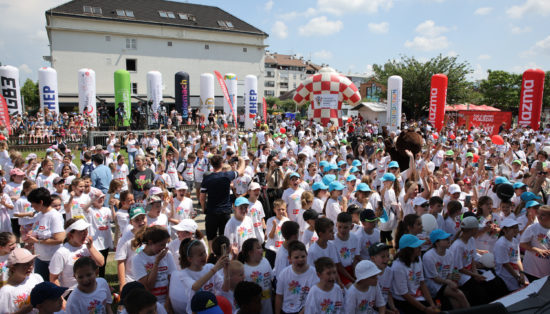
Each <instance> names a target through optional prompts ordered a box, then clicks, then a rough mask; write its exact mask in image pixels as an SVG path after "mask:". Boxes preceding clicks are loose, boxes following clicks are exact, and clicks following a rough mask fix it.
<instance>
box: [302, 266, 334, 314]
mask: <svg viewBox="0 0 550 314" xmlns="http://www.w3.org/2000/svg"><path fill="white" fill-rule="evenodd" d="M315 271H316V272H317V276H318V277H319V282H317V284H315V285H314V286H313V287H312V288H311V289H310V290H309V293H308V295H307V298H306V304H305V305H304V314H317V313H326V312H327V310H328V309H330V313H335V314H339V313H342V314H343V313H344V291H343V290H342V288H340V286H339V285H337V284H335V282H336V278H338V271H337V270H336V265H335V264H334V262H333V261H332V260H331V259H330V258H328V257H321V258H319V259H317V260H316V261H315Z"/></svg>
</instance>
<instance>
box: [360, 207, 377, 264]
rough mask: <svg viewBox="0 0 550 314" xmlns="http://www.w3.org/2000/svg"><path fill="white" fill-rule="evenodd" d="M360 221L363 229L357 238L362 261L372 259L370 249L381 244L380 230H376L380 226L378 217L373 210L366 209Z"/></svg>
mask: <svg viewBox="0 0 550 314" xmlns="http://www.w3.org/2000/svg"><path fill="white" fill-rule="evenodd" d="M359 219H360V221H361V224H362V225H363V227H362V228H361V229H359V230H357V231H356V232H355V236H357V238H358V239H359V252H358V254H359V256H360V258H361V259H363V260H365V259H370V256H369V248H370V247H371V245H373V244H374V243H378V242H380V230H378V228H376V226H377V225H378V217H376V214H375V213H374V211H373V210H372V209H364V210H362V211H361V213H360V214H359Z"/></svg>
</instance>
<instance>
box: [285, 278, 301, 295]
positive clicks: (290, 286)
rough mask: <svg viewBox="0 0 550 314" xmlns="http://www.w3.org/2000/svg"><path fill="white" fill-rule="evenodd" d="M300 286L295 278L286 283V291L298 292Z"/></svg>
mask: <svg viewBox="0 0 550 314" xmlns="http://www.w3.org/2000/svg"><path fill="white" fill-rule="evenodd" d="M301 288H302V286H300V283H299V282H298V281H296V280H292V281H291V282H290V283H289V284H288V291H290V293H291V294H299V293H300V290H301Z"/></svg>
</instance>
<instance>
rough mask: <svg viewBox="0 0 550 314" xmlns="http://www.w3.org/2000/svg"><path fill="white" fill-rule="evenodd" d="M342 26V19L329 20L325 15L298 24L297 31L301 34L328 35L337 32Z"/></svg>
mask: <svg viewBox="0 0 550 314" xmlns="http://www.w3.org/2000/svg"><path fill="white" fill-rule="evenodd" d="M343 27H344V24H343V23H342V21H339V20H336V21H329V20H328V19H327V17H326V16H319V17H314V18H312V19H311V20H309V22H307V24H306V25H303V26H300V28H299V29H298V32H299V33H300V35H302V36H316V35H317V36H328V35H332V34H335V33H338V32H339V31H340V30H342V28H343Z"/></svg>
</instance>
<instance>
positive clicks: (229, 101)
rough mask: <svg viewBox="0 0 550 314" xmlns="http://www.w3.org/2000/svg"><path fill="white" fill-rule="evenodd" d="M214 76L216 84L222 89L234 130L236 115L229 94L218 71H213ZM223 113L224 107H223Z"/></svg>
mask: <svg viewBox="0 0 550 314" xmlns="http://www.w3.org/2000/svg"><path fill="white" fill-rule="evenodd" d="M214 74H216V78H217V79H218V83H219V84H220V87H221V89H222V93H223V96H224V98H225V101H226V102H227V104H228V105H229V110H227V112H231V114H232V115H233V122H234V123H235V128H237V115H236V113H235V110H234V109H235V108H233V103H232V102H231V97H229V92H228V90H227V86H226V85H225V81H224V80H223V77H222V75H221V74H220V72H218V71H214ZM236 82H237V79H236V77H235V83H236ZM224 111H225V106H224Z"/></svg>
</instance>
